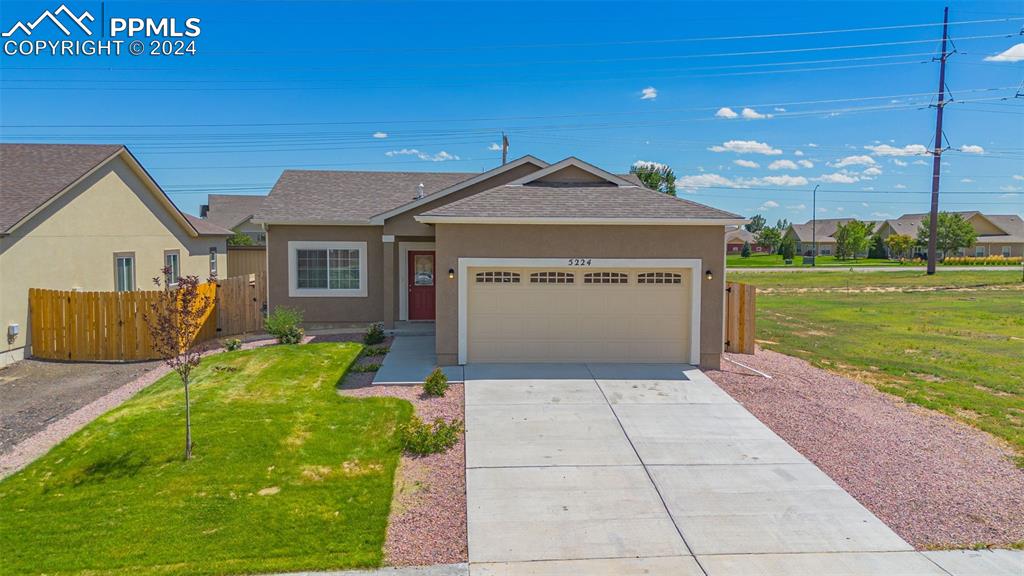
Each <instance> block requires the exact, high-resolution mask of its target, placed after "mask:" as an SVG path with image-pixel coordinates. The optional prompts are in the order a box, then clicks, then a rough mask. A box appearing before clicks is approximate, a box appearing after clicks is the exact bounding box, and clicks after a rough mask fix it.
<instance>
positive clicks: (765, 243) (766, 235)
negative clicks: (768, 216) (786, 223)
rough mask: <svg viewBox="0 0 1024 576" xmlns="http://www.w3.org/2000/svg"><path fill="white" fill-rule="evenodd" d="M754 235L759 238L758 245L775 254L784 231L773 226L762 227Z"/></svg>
mask: <svg viewBox="0 0 1024 576" xmlns="http://www.w3.org/2000/svg"><path fill="white" fill-rule="evenodd" d="M754 236H755V238H757V245H758V246H761V247H762V248H764V249H765V250H767V251H768V253H769V254H775V251H776V250H778V248H779V244H780V243H781V242H782V233H780V232H779V231H778V230H777V229H775V228H772V227H771V226H765V227H764V228H761V229H760V230H758V231H757V232H756V233H755V235H754Z"/></svg>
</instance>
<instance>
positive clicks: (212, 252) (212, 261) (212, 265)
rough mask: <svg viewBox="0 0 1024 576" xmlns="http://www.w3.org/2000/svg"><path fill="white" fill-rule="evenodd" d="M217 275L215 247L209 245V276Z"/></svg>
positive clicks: (214, 276)
mask: <svg viewBox="0 0 1024 576" xmlns="http://www.w3.org/2000/svg"><path fill="white" fill-rule="evenodd" d="M216 277H217V247H216V246H212V247H210V278H216Z"/></svg>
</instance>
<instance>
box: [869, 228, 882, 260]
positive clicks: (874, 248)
mask: <svg viewBox="0 0 1024 576" xmlns="http://www.w3.org/2000/svg"><path fill="white" fill-rule="evenodd" d="M870 244H871V247H870V248H868V258H885V241H884V240H882V237H881V236H879V235H877V234H874V235H872V236H871V240H870Z"/></svg>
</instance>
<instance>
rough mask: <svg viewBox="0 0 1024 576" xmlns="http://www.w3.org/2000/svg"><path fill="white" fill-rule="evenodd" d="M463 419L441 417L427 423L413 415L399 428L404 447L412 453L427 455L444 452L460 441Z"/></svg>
mask: <svg viewBox="0 0 1024 576" xmlns="http://www.w3.org/2000/svg"><path fill="white" fill-rule="evenodd" d="M462 429H463V426H462V421H461V420H452V421H451V422H445V421H444V420H442V419H441V418H438V419H436V420H434V423H433V424H427V423H426V422H424V421H422V420H420V419H419V417H417V416H413V417H412V419H411V420H409V423H408V424H405V425H403V426H402V427H401V428H400V429H399V433H400V434H401V437H402V449H403V450H405V451H406V452H409V453H410V454H417V455H420V456H422V455H425V454H437V453H439V452H444V451H446V450H448V449H449V448H451V447H452V446H454V445H455V443H456V442H458V441H459V434H462Z"/></svg>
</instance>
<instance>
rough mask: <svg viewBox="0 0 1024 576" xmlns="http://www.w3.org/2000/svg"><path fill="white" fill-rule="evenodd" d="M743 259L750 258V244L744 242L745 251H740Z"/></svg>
mask: <svg viewBox="0 0 1024 576" xmlns="http://www.w3.org/2000/svg"><path fill="white" fill-rule="evenodd" d="M740 257H741V258H750V242H743V249H741V250H740Z"/></svg>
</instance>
